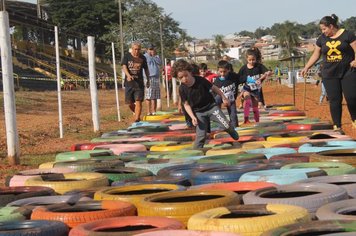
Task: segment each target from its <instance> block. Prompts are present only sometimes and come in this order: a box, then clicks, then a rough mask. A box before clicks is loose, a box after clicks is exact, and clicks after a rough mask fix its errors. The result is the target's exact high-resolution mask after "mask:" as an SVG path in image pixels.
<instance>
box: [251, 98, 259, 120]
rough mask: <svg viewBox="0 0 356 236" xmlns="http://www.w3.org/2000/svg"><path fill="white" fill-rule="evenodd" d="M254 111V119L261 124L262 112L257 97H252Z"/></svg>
mask: <svg viewBox="0 0 356 236" xmlns="http://www.w3.org/2000/svg"><path fill="white" fill-rule="evenodd" d="M252 110H253V118H254V119H255V122H260V111H259V109H258V100H257V99H256V98H255V97H252Z"/></svg>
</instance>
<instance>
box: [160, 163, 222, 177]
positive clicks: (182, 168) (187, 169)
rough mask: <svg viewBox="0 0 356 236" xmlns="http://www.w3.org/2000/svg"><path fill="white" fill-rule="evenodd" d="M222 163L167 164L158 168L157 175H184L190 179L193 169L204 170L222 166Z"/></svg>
mask: <svg viewBox="0 0 356 236" xmlns="http://www.w3.org/2000/svg"><path fill="white" fill-rule="evenodd" d="M224 166H225V165H224V164H221V163H205V164H204V163H203V164H199V163H194V164H189V165H176V166H168V167H165V168H162V169H160V170H159V171H158V172H157V175H158V176H162V177H163V176H167V177H168V176H170V177H185V178H187V179H190V178H191V177H192V174H193V172H194V171H204V170H207V169H212V168H219V167H224Z"/></svg>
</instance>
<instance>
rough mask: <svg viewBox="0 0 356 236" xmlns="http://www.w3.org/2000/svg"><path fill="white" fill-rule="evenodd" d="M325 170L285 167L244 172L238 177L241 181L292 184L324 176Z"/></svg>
mask: <svg viewBox="0 0 356 236" xmlns="http://www.w3.org/2000/svg"><path fill="white" fill-rule="evenodd" d="M324 175H326V172H325V171H322V170H320V169H318V168H303V169H285V170H259V171H251V172H248V173H244V174H243V175H242V176H241V177H240V181H241V182H255V181H267V182H270V183H275V184H279V185H285V184H293V183H295V182H297V181H300V180H304V179H307V178H311V177H312V176H324Z"/></svg>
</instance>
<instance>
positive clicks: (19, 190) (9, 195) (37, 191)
mask: <svg viewBox="0 0 356 236" xmlns="http://www.w3.org/2000/svg"><path fill="white" fill-rule="evenodd" d="M54 194H55V193H54V190H53V189H52V188H48V187H41V186H33V187H23V186H21V187H2V188H0V196H1V197H0V207H2V206H6V205H7V204H8V203H10V202H13V201H16V200H19V199H24V198H29V197H37V196H51V195H54Z"/></svg>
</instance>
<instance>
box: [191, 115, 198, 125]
mask: <svg viewBox="0 0 356 236" xmlns="http://www.w3.org/2000/svg"><path fill="white" fill-rule="evenodd" d="M192 124H193V125H194V126H197V125H198V120H197V118H196V117H193V118H192Z"/></svg>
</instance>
